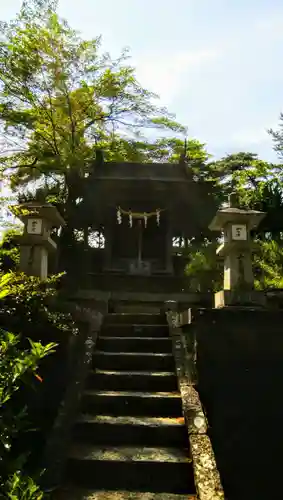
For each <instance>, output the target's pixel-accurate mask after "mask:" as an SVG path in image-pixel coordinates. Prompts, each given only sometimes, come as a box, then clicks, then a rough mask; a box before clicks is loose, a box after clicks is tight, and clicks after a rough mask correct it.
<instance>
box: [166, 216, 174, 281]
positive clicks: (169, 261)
mask: <svg viewBox="0 0 283 500" xmlns="http://www.w3.org/2000/svg"><path fill="white" fill-rule="evenodd" d="M172 246H173V231H172V220H171V216H170V213H169V214H168V216H167V231H166V264H165V265H166V271H167V273H169V274H173V259H172Z"/></svg>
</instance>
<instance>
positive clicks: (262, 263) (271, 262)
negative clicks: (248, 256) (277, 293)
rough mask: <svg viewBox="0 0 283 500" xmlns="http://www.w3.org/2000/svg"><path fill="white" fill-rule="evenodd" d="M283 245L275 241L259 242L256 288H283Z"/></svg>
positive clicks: (256, 255)
mask: <svg viewBox="0 0 283 500" xmlns="http://www.w3.org/2000/svg"><path fill="white" fill-rule="evenodd" d="M282 243H283V242H282V241H281V243H280V242H277V241H274V240H270V241H268V240H267V241H259V242H258V252H257V253H256V254H255V256H254V261H255V262H254V266H255V276H256V281H255V286H256V288H258V289H268V288H283V244H282Z"/></svg>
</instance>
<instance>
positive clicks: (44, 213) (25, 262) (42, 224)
mask: <svg viewBox="0 0 283 500" xmlns="http://www.w3.org/2000/svg"><path fill="white" fill-rule="evenodd" d="M11 211H12V213H13V214H14V215H15V216H16V217H18V218H19V219H20V220H21V221H22V222H23V223H24V231H23V234H22V235H21V236H18V242H19V244H20V271H22V272H24V273H25V274H27V275H29V276H38V277H39V278H41V279H43V280H44V279H46V278H47V276H48V255H49V253H50V252H55V251H56V249H57V245H56V243H55V241H54V240H53V239H52V238H51V229H52V228H54V227H57V228H59V227H60V226H63V225H64V224H65V222H64V220H63V218H62V217H61V215H60V214H59V212H58V210H57V208H56V207H54V206H52V205H50V204H44V205H43V204H41V203H37V202H32V203H23V204H21V205H16V206H13V207H11Z"/></svg>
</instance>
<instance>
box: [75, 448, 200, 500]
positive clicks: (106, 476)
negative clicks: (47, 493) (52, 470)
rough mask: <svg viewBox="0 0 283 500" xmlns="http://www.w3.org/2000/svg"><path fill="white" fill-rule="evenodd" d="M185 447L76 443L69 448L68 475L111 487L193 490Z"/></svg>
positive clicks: (84, 482) (91, 484)
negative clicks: (110, 445) (138, 446)
mask: <svg viewBox="0 0 283 500" xmlns="http://www.w3.org/2000/svg"><path fill="white" fill-rule="evenodd" d="M190 462H191V460H190V457H189V454H188V451H187V450H186V449H176V448H154V447H152V448H145V447H141V448H135V447H128V448H127V447H103V448H102V447H101V446H100V447H93V446H89V445H85V444H83V445H78V444H75V445H73V447H72V448H71V450H70V452H69V458H68V461H67V478H73V477H74V476H75V477H76V479H77V481H76V482H77V484H78V486H82V487H86V488H93V487H95V488H96V489H103V488H105V484H106V483H107V487H108V489H110V490H113V489H115V490H123V489H126V490H137V491H153V492H163V491H166V492H167V493H181V494H185V493H187V494H191V493H194V480H193V472H192V466H191V463H190Z"/></svg>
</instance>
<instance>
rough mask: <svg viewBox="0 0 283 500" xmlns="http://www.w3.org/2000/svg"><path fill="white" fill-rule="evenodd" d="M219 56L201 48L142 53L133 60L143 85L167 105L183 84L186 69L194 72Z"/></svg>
mask: <svg viewBox="0 0 283 500" xmlns="http://www.w3.org/2000/svg"><path fill="white" fill-rule="evenodd" d="M218 57H219V52H218V51H217V50H213V49H202V50H196V51H192V52H180V53H179V54H174V53H172V54H169V55H168V54H167V55H166V56H164V54H158V53H156V54H151V55H146V54H143V55H142V57H141V59H140V60H138V59H136V60H134V61H133V62H134V65H135V66H136V68H137V77H138V80H139V81H140V82H141V84H142V85H143V86H145V87H146V88H148V89H149V90H151V91H153V92H157V93H158V94H159V95H160V98H161V101H162V102H163V104H165V105H168V104H170V102H171V101H172V99H173V98H174V97H175V96H176V95H177V93H178V90H179V89H180V87H181V86H182V85H183V83H184V82H183V78H185V77H186V73H187V71H188V70H190V71H191V72H194V70H196V69H197V68H199V67H200V66H202V65H204V64H205V65H207V64H208V63H210V62H213V61H215V59H217V58H218Z"/></svg>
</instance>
